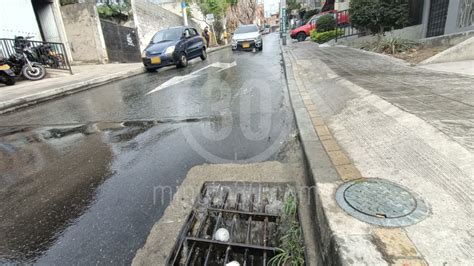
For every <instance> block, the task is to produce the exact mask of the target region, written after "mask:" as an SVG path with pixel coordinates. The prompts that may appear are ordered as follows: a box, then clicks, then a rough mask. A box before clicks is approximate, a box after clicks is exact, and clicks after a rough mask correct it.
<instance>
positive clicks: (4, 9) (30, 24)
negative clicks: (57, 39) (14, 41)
mask: <svg viewBox="0 0 474 266" xmlns="http://www.w3.org/2000/svg"><path fill="white" fill-rule="evenodd" d="M15 36H33V37H34V38H33V40H38V41H41V40H42V38H41V33H40V30H39V27H38V23H37V21H36V17H35V13H34V11H33V6H32V4H31V0H0V38H14V37H15Z"/></svg>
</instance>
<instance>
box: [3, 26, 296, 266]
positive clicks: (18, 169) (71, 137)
mask: <svg viewBox="0 0 474 266" xmlns="http://www.w3.org/2000/svg"><path fill="white" fill-rule="evenodd" d="M264 42H265V48H264V51H263V52H262V53H252V52H237V53H233V52H232V51H230V50H221V51H218V52H216V53H213V54H211V55H210V56H209V58H208V60H207V61H205V62H202V61H201V60H200V59H195V60H193V61H191V63H190V65H189V66H188V68H185V69H175V68H167V69H161V70H159V71H158V72H157V73H147V74H143V75H139V76H136V77H133V78H129V79H126V80H122V81H118V82H114V83H111V84H108V85H105V86H101V87H98V88H95V89H92V90H88V91H84V92H80V93H77V94H74V95H71V96H67V97H64V98H60V99H57V100H54V101H50V102H45V103H43V104H39V105H36V106H34V107H31V108H27V109H23V110H19V111H17V112H14V113H9V114H4V115H0V262H3V263H6V262H17V263H21V262H36V263H39V264H51V263H54V264H128V263H130V262H131V260H132V259H133V257H134V255H135V252H136V250H137V249H138V248H140V247H141V246H142V245H143V244H144V242H145V240H146V237H147V236H148V233H149V231H150V229H151V227H152V226H153V224H154V223H155V222H156V221H158V220H159V218H160V217H161V215H162V213H163V211H164V209H165V208H166V206H167V205H168V203H169V198H170V195H169V194H170V193H172V192H174V191H176V187H177V186H179V184H180V183H181V181H182V179H183V178H184V177H185V176H186V173H187V171H188V170H189V169H190V168H191V167H193V166H195V165H200V164H203V163H227V162H234V163H249V162H261V161H266V160H280V161H285V159H286V158H285V151H286V150H287V149H288V148H289V146H291V145H293V146H294V145H297V144H296V142H295V137H294V136H295V132H296V131H295V127H294V123H293V115H292V112H291V109H290V107H289V102H288V96H287V94H286V87H285V86H284V74H283V72H282V68H281V65H280V60H281V57H280V49H279V47H278V35H277V34H272V35H268V36H266V37H265V38H264ZM163 188H165V189H163ZM162 191H164V194H166V195H164V194H163V195H162V193H161V192H162Z"/></svg>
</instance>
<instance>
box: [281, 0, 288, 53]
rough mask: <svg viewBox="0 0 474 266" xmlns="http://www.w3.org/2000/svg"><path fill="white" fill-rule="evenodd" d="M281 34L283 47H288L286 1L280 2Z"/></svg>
mask: <svg viewBox="0 0 474 266" xmlns="http://www.w3.org/2000/svg"><path fill="white" fill-rule="evenodd" d="M280 19H281V21H280V33H281V38H282V43H283V45H286V20H287V19H286V0H281V1H280Z"/></svg>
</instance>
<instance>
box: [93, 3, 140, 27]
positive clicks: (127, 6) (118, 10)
mask: <svg viewBox="0 0 474 266" xmlns="http://www.w3.org/2000/svg"><path fill="white" fill-rule="evenodd" d="M97 12H99V17H100V18H103V19H109V20H113V21H116V22H118V23H122V22H125V21H128V20H130V19H131V18H132V16H133V13H132V4H131V0H124V1H123V2H122V3H119V4H116V3H115V1H112V0H108V1H105V2H104V3H103V5H100V6H98V7H97Z"/></svg>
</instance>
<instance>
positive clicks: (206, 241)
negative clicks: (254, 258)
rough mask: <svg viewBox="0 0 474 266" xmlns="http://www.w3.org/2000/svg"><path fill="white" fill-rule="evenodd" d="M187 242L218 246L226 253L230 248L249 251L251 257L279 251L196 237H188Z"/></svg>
mask: <svg viewBox="0 0 474 266" xmlns="http://www.w3.org/2000/svg"><path fill="white" fill-rule="evenodd" d="M186 241H189V242H192V243H196V246H197V247H208V246H209V245H213V246H216V248H217V249H219V250H224V251H226V250H227V248H228V247H230V248H231V249H232V250H235V251H246V250H248V252H249V254H250V253H251V255H259V256H261V255H262V254H263V252H266V251H269V252H275V251H276V250H277V249H276V248H273V247H265V246H259V245H251V244H241V243H231V242H221V241H217V240H210V239H204V238H196V237H186Z"/></svg>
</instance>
